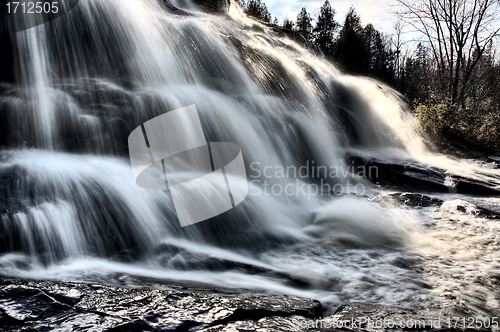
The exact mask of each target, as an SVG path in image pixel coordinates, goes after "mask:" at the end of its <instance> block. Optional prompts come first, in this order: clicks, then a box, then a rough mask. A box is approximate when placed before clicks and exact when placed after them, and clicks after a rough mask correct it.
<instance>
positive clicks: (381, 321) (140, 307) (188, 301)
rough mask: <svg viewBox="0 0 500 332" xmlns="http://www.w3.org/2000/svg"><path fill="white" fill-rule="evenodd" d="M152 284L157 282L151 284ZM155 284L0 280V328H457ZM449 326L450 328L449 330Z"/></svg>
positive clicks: (400, 312) (428, 318)
mask: <svg viewBox="0 0 500 332" xmlns="http://www.w3.org/2000/svg"><path fill="white" fill-rule="evenodd" d="M156 287H158V285H156ZM159 288H162V289H144V288H125V287H112V286H104V285H98V284H83V283H69V282H53V281H28V280H20V279H10V278H9V279H1V280H0V330H2V331H70V330H82V331H331V330H342V331H388V330H415V331H433V330H443V331H460V330H484V331H488V330H492V329H485V328H482V329H481V328H478V327H477V326H474V327H473V328H463V327H462V326H460V323H459V324H458V325H457V324H455V322H454V321H451V326H448V325H450V322H449V321H448V318H447V317H444V316H443V317H441V316H440V315H439V313H438V312H437V311H433V309H432V308H429V309H428V310H426V311H424V312H422V311H420V312H419V311H412V310H408V309H406V310H404V309H399V308H394V307H383V306H378V305H372V304H364V303H352V304H346V305H342V306H340V307H339V308H338V309H337V310H336V311H335V313H334V314H333V315H330V316H326V317H324V316H323V310H322V306H321V303H320V302H318V301H316V300H313V299H305V298H299V297H292V296H287V295H279V294H269V293H267V294H264V293H255V292H250V291H245V290H239V291H238V293H236V292H235V291H234V290H233V292H230V291H228V290H223V289H219V290H215V289H207V288H204V287H201V286H200V287H197V286H191V287H186V286H182V285H173V286H168V287H167V286H163V287H159ZM450 327H451V328H450Z"/></svg>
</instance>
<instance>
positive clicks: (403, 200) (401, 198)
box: [389, 193, 443, 207]
mask: <svg viewBox="0 0 500 332" xmlns="http://www.w3.org/2000/svg"><path fill="white" fill-rule="evenodd" d="M389 196H390V197H392V198H393V199H395V200H396V201H397V202H398V203H399V204H403V205H407V206H413V207H415V206H420V207H430V206H441V205H442V204H443V200H441V199H438V198H433V197H429V196H426V195H422V194H414V193H394V194H390V195H389Z"/></svg>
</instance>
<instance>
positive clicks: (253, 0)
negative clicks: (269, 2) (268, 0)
mask: <svg viewBox="0 0 500 332" xmlns="http://www.w3.org/2000/svg"><path fill="white" fill-rule="evenodd" d="M245 14H247V15H248V16H252V17H255V18H256V19H258V20H261V21H264V22H267V23H269V22H271V14H270V13H269V11H268V10H267V6H266V4H265V3H263V2H262V1H261V0H249V1H248V2H247V5H246V7H245Z"/></svg>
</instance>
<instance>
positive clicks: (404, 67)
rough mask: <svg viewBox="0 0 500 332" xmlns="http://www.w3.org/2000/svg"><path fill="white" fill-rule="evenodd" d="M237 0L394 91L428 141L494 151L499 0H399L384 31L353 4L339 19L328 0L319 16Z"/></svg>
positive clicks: (499, 95)
mask: <svg viewBox="0 0 500 332" xmlns="http://www.w3.org/2000/svg"><path fill="white" fill-rule="evenodd" d="M238 2H239V4H240V6H241V7H242V8H243V10H244V11H245V13H246V14H247V15H249V16H252V17H254V18H256V19H258V20H261V21H264V22H266V23H268V24H270V25H278V26H281V27H283V28H286V29H290V30H293V31H296V32H299V33H300V34H301V35H302V36H303V37H304V38H305V39H306V40H307V41H310V42H312V43H314V44H316V45H317V46H318V47H319V48H320V49H321V51H322V52H323V54H324V56H325V57H326V58H327V59H328V60H329V61H331V62H333V63H335V64H337V65H338V66H340V67H341V68H342V69H343V70H345V71H346V72H347V73H349V74H354V75H363V76H369V77H373V78H376V79H378V80H381V81H383V82H385V83H386V84H388V85H390V86H391V87H393V88H394V89H396V90H397V91H399V92H400V93H401V94H402V95H403V96H404V98H405V100H406V101H407V103H408V105H409V106H410V108H411V111H412V112H413V114H414V115H415V116H416V118H417V119H418V120H419V126H420V128H419V129H420V130H421V131H422V133H424V134H425V135H424V136H425V137H426V140H427V143H428V145H429V146H431V147H433V148H437V149H439V150H442V151H446V152H451V153H456V154H460V155H465V156H474V155H475V154H480V153H485V152H486V153H498V152H499V151H498V150H499V149H500V106H499V105H500V63H499V61H498V59H499V58H498V54H497V53H496V47H497V46H498V36H499V32H500V31H499V28H498V24H497V23H496V22H498V15H497V14H498V12H499V11H498V1H491V0H437V1H422V0H398V5H397V6H395V9H394V12H393V14H394V22H395V23H394V29H393V32H392V33H390V34H387V33H382V32H380V31H378V30H377V29H376V27H374V26H373V24H371V23H368V24H366V25H365V26H363V25H362V24H361V17H360V16H359V15H358V14H357V12H356V9H355V8H354V7H351V8H350V9H349V11H348V13H347V14H346V16H345V18H344V19H343V20H341V21H338V20H337V17H336V10H335V9H334V8H333V7H332V5H331V4H330V2H329V1H328V0H327V1H325V3H324V4H323V6H322V7H321V8H320V10H319V13H318V14H317V15H313V14H312V13H310V12H308V9H307V8H305V7H304V8H302V10H301V11H300V13H298V15H297V17H296V19H295V20H293V19H291V18H286V19H284V20H283V22H279V20H278V19H277V18H274V19H273V18H272V14H271V13H270V12H269V10H268V8H267V6H266V4H265V3H264V2H262V1H261V0H249V1H246V2H245V1H243V0H239V1H238ZM409 32H410V33H409ZM409 35H411V36H409ZM415 36H417V38H415Z"/></svg>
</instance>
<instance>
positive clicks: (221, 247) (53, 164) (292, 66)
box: [0, 0, 500, 315]
mask: <svg viewBox="0 0 500 332" xmlns="http://www.w3.org/2000/svg"><path fill="white" fill-rule="evenodd" d="M186 10H188V11H192V14H194V15H193V16H176V15H172V14H168V13H165V12H164V11H163V10H162V9H161V7H160V5H159V3H157V2H156V1H153V0H128V1H118V0H106V1H98V0H81V1H80V3H79V5H78V6H77V8H75V9H74V10H73V11H71V12H70V13H68V14H67V15H65V16H63V17H61V18H59V19H57V20H55V21H53V22H50V23H48V24H45V25H43V26H39V27H36V28H33V29H30V30H27V31H23V32H20V33H17V34H16V35H14V37H13V38H14V45H15V48H16V53H15V54H16V56H17V57H16V58H15V69H16V78H17V81H16V82H12V83H3V84H2V86H1V90H0V91H1V94H0V111H1V112H2V116H3V118H4V119H6V123H8V125H7V126H6V127H4V128H5V132H4V133H2V137H3V138H2V139H4V142H2V144H3V146H4V147H5V148H4V149H3V150H2V153H1V164H0V188H2V189H1V190H2V192H1V193H0V195H1V197H2V199H3V203H2V205H0V208H1V209H0V230H1V240H2V244H1V245H0V249H1V252H2V255H1V256H0V273H2V274H3V275H6V276H18V277H26V278H35V279H39V278H41V279H56V280H70V281H90V282H92V281H99V282H104V283H106V282H107V283H115V279H114V278H115V276H116V275H117V274H118V275H125V276H127V275H129V276H139V277H151V278H155V279H159V280H165V283H168V282H169V281H171V280H174V281H179V282H181V281H182V282H185V281H194V282H199V283H205V284H209V285H212V286H217V287H229V288H249V289H260V290H268V291H276V292H281V293H287V294H294V295H299V296H305V297H313V298H316V299H319V300H321V301H322V302H323V303H324V304H325V307H326V308H329V309H333V308H335V306H337V305H339V304H341V303H345V302H349V301H364V302H369V303H381V304H393V305H399V306H409V307H420V308H429V307H437V308H444V310H445V312H450V313H451V312H455V313H456V312H459V313H462V314H464V315H465V314H471V313H477V314H481V315H498V309H496V308H498V307H499V306H500V304H499V301H500V293H499V291H498V287H499V282H500V271H499V264H500V260H499V259H500V257H499V252H500V251H499V249H500V242H499V240H500V239H499V237H498V234H499V232H498V222H497V221H495V220H486V219H482V218H478V217H475V216H473V214H471V213H462V212H458V211H457V210H456V209H454V208H453V204H454V203H453V202H451V203H446V204H445V205H444V206H443V207H441V208H437V207H432V208H404V207H397V206H395V205H394V206H388V205H387V203H385V204H382V202H381V201H380V200H379V199H374V197H380V196H377V195H376V193H377V189H376V188H375V187H374V186H373V185H372V184H370V183H369V182H368V181H367V180H366V179H364V178H362V177H356V176H353V175H350V174H347V172H340V173H339V174H340V175H338V176H335V177H332V178H330V179H328V180H329V184H330V185H332V186H333V185H335V184H339V185H341V188H353V187H354V186H356V185H360V186H361V187H358V188H364V191H363V193H362V194H361V193H358V195H344V196H336V195H309V194H307V193H302V192H298V193H296V194H294V195H285V194H281V195H275V194H272V193H271V194H270V195H266V194H265V193H263V192H262V189H263V188H262V187H259V185H255V184H252V183H251V181H252V180H255V179H257V180H261V181H263V180H265V178H263V177H262V176H261V177H256V173H255V172H254V171H253V170H252V167H251V164H252V163H257V164H254V165H258V168H259V169H260V170H263V169H264V167H265V166H271V169H277V167H287V166H293V167H296V168H299V167H300V166H304V165H307V163H308V162H309V163H312V162H315V165H316V166H321V165H323V166H327V167H336V168H337V169H342V170H346V169H347V167H349V166H350V165H347V164H346V162H345V160H344V156H345V154H346V153H347V152H350V153H354V152H355V153H357V154H358V155H364V156H371V157H378V158H382V159H389V160H390V159H399V160H401V159H411V160H420V161H422V162H424V163H427V164H430V165H434V166H437V167H441V168H444V169H448V170H449V171H450V172H452V173H455V174H457V173H458V174H463V175H466V176H468V177H472V178H478V179H486V178H489V179H490V180H491V181H492V182H493V183H494V184H495V183H496V184H497V185H498V184H499V180H498V178H499V175H498V173H499V172H498V171H495V170H489V169H486V168H479V167H478V166H477V165H474V164H473V163H469V162H465V161H454V160H451V159H449V158H446V157H442V156H436V155H432V154H430V153H429V152H427V150H426V148H425V146H424V144H423V143H422V139H421V138H420V135H419V133H418V132H417V130H416V128H417V126H416V123H415V121H414V120H413V119H412V118H411V116H410V115H409V113H408V112H407V111H406V107H405V105H404V103H402V102H401V99H400V98H399V95H398V94H397V93H395V92H394V91H392V90H391V89H390V88H388V87H386V86H384V85H383V84H381V83H378V82H376V81H374V80H371V79H366V78H360V77H351V76H346V75H343V74H342V73H340V72H339V70H338V69H336V68H335V67H334V66H333V65H331V64H329V63H328V62H326V61H325V60H324V59H322V58H320V57H318V56H315V55H314V54H312V53H311V52H310V51H308V50H307V49H304V48H302V47H301V46H299V45H298V44H296V43H295V42H293V41H292V40H291V39H288V38H286V37H284V36H281V35H280V34H278V33H276V32H273V31H272V30H271V29H269V28H268V27H266V26H264V25H262V24H260V23H257V22H256V21H254V20H252V19H249V18H247V17H245V16H244V15H242V13H241V11H240V10H239V8H237V7H235V6H232V7H231V10H230V12H229V15H228V17H223V16H215V15H208V14H204V13H201V12H198V11H196V9H195V7H194V6H192V5H187V7H186ZM191 104H195V105H196V107H197V109H198V112H199V114H200V117H201V120H202V125H203V127H204V130H205V133H206V136H207V138H208V140H209V141H228V142H234V143H237V144H238V145H239V146H240V147H241V148H242V151H243V155H244V159H245V162H246V165H247V172H248V175H249V186H250V194H249V196H248V198H247V199H246V200H245V201H244V202H243V203H242V204H241V205H240V206H238V207H237V208H235V209H233V210H231V211H229V212H227V213H225V214H224V215H222V216H219V217H216V218H214V219H213V220H209V221H205V222H202V223H200V224H196V225H193V226H189V227H186V228H180V226H179V223H178V220H177V217H176V214H175V209H174V206H173V203H172V199H171V197H170V195H169V193H168V192H165V191H161V190H145V189H141V188H139V187H138V186H136V185H135V183H134V179H133V176H132V171H131V167H130V163H129V161H128V158H127V157H126V156H127V136H128V134H129V133H130V132H131V131H132V130H133V129H134V128H136V127H137V126H139V125H140V124H142V123H143V122H144V121H147V120H149V119H151V118H153V117H155V116H157V115H159V114H163V113H165V112H168V111H170V110H173V109H176V108H179V107H183V106H187V105H191ZM267 180H268V181H270V183H271V184H278V185H280V186H281V187H285V186H286V185H288V184H292V185H293V186H297V185H299V186H300V185H301V184H306V185H310V184H312V183H315V182H314V179H303V178H291V177H276V176H273V177H272V178H271V179H267ZM438 197H439V198H441V199H445V200H447V201H454V200H456V199H458V198H459V199H462V200H465V201H469V202H473V203H475V204H481V206H483V207H485V208H489V209H492V210H494V209H495V208H497V207H498V206H499V203H500V200H499V199H498V198H496V197H467V196H461V197H456V196H453V195H442V194H441V195H439V196H438ZM125 284H126V282H125ZM495 311H496V312H495Z"/></svg>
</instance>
